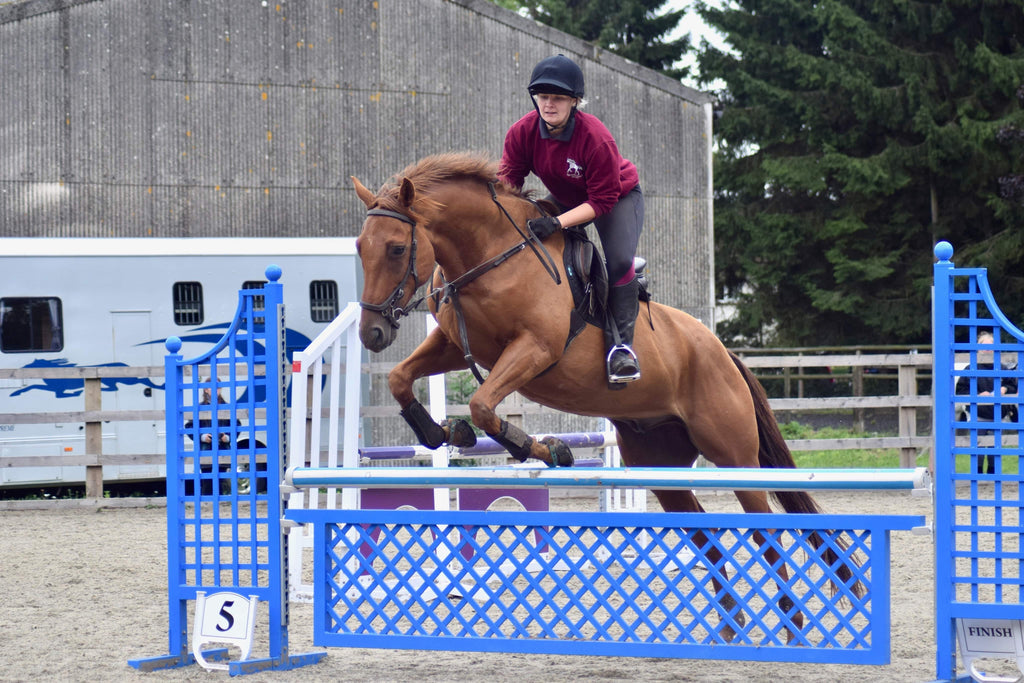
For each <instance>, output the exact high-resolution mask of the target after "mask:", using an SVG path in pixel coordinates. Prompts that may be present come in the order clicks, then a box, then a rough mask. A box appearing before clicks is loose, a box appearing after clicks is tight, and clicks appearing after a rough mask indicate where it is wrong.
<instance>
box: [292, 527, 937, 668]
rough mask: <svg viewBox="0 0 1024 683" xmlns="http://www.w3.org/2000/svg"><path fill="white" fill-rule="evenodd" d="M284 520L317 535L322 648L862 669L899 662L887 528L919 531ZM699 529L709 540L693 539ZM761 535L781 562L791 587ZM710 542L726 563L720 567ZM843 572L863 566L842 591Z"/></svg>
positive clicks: (317, 633)
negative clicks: (894, 658) (841, 568)
mask: <svg viewBox="0 0 1024 683" xmlns="http://www.w3.org/2000/svg"><path fill="white" fill-rule="evenodd" d="M288 516H289V517H291V518H293V519H295V520H296V521H302V522H309V523H312V524H314V525H316V526H317V527H318V528H317V529H316V533H315V534H314V537H315V538H316V543H315V548H314V553H315V554H314V558H315V559H314V562H315V567H314V576H315V577H316V579H315V580H317V581H321V582H322V583H321V585H319V586H315V588H314V610H315V611H314V642H315V644H317V645H327V646H347V647H378V648H406V649H425V650H469V651H509V652H530V653H551V654H554V653H558V654H585V655H620V656H623V655H624V656H642V657H674V658H695V659H708V658H715V659H720V658H729V659H740V660H751V661H807V662H832V663H857V664H884V663H887V662H888V661H889V650H890V642H889V630H890V629H889V627H890V604H889V588H890V586H889V532H890V531H891V530H896V529H911V528H913V527H916V526H920V525H921V524H923V519H922V518H920V517H910V516H866V517H864V516H852V515H792V514H785V515H783V514H772V515H756V516H752V515H730V514H692V513H660V514H654V513H643V514H615V515H609V514H607V513H561V512H560V513H546V512H534V513H522V512H515V513H504V512H493V511H491V512H471V511H456V512H424V511H408V510H399V511H380V510H373V511H358V510H345V511H340V510H331V511H316V510H302V511H299V510H292V511H290V512H289V514H288ZM752 517H753V518H754V519H751V518H752ZM787 527H790V528H789V529H787ZM794 527H796V528H794ZM698 530H700V531H703V532H704V534H705V535H706V536H707V537H708V539H709V542H708V543H704V544H698V543H696V542H695V541H694V533H695V532H697V531H698ZM815 534H818V535H819V536H820V537H821V538H823V539H824V543H823V544H822V545H821V546H820V547H815V545H814V544H812V543H811V538H812V536H814V535H815ZM758 536H760V537H763V538H765V539H767V543H765V544H763V545H764V546H765V547H770V548H774V549H776V550H779V551H781V554H782V556H783V557H784V558H786V559H785V566H786V568H787V570H788V571H787V574H788V576H789V580H788V582H787V583H786V584H785V585H784V588H783V591H781V592H780V589H779V587H778V585H777V583H778V582H777V579H778V570H777V569H778V565H777V564H775V565H773V564H772V563H770V562H769V561H768V559H767V557H766V554H765V550H763V548H762V544H759V542H758ZM710 548H717V549H719V550H720V551H721V555H722V558H723V559H721V560H719V561H718V562H717V564H713V563H712V560H711V559H709V557H708V556H707V552H708V550H709V549H710ZM827 549H831V550H832V551H834V552H835V554H836V556H837V557H838V560H837V562H836V564H830V563H829V561H828V560H827V559H826V557H827V554H826V552H825V551H826V550H827ZM838 563H845V564H846V566H848V567H851V568H852V570H853V574H852V577H851V578H850V579H848V580H847V581H845V582H844V581H842V580H840V579H838V578H837V571H836V569H837V567H838ZM722 572H724V573H725V574H727V575H728V577H729V580H728V582H727V583H725V584H724V585H723V587H722V590H721V591H717V590H716V588H715V586H714V585H713V583H712V581H711V578H712V575H713V574H714V575H720V574H721V573H722ZM856 584H859V587H860V588H863V591H860V595H858V591H856V590H855V585H856ZM783 594H785V595H788V596H789V597H790V601H785V600H781V601H780V599H779V598H780V596H781V595H783ZM787 604H789V605H799V606H800V607H799V609H797V608H795V607H788V608H787V607H786V605H787ZM801 621H802V623H801Z"/></svg>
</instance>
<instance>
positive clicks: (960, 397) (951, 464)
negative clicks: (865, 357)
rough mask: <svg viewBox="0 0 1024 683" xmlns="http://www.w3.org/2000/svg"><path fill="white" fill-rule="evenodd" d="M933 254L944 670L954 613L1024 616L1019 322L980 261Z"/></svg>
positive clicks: (939, 620)
mask: <svg viewBox="0 0 1024 683" xmlns="http://www.w3.org/2000/svg"><path fill="white" fill-rule="evenodd" d="M935 255H936V256H937V262H936V263H935V266H934V276H935V289H934V292H935V294H934V304H933V306H934V310H933V317H934V337H935V338H934V349H935V356H934V370H933V376H934V377H935V389H934V392H935V529H936V533H935V553H936V562H935V568H936V638H937V640H938V643H937V645H938V648H937V661H936V672H937V678H938V679H939V680H951V679H952V678H953V677H954V676H955V674H956V670H957V669H956V649H957V648H956V636H955V630H954V629H955V624H956V620H957V619H992V620H1002V621H1016V620H1019V619H1022V618H1024V544H1022V539H1024V534H1022V533H1021V530H1022V528H1024V485H1022V484H1024V476H1022V473H1024V449H1022V448H1021V443H1020V433H1021V429H1022V427H1024V424H1022V422H1021V420H1022V418H1024V393H1022V391H1021V390H1022V389H1024V386H1021V385H1022V384H1024V373H1022V370H1021V366H1020V364H1021V362H1022V361H1024V332H1022V331H1021V330H1020V328H1018V327H1017V326H1016V325H1014V324H1013V323H1012V322H1011V321H1010V320H1008V319H1007V318H1006V316H1005V314H1004V313H1003V312H1002V311H1001V310H1000V308H999V305H998V304H997V302H996V300H995V297H994V296H993V293H992V288H991V286H990V284H989V281H988V272H987V269H985V268H957V267H954V265H953V263H952V261H951V260H950V259H951V258H952V256H953V248H952V246H950V245H949V243H946V242H940V243H939V244H938V245H937V246H936V248H935ZM987 334H990V335H991V338H988V337H987V336H986V335H987ZM996 416H998V418H997V417H996Z"/></svg>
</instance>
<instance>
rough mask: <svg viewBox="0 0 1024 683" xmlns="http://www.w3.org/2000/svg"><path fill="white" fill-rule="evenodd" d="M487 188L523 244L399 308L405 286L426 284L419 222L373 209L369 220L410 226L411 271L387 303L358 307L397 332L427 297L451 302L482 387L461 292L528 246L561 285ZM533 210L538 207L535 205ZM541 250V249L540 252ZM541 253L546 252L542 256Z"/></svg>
mask: <svg viewBox="0 0 1024 683" xmlns="http://www.w3.org/2000/svg"><path fill="white" fill-rule="evenodd" d="M487 187H488V189H489V190H490V192H491V199H492V200H493V201H494V203H495V204H497V205H498V208H499V209H501V212H502V214H504V215H505V218H507V219H508V222H509V223H511V224H512V227H514V228H515V229H516V232H517V233H519V236H520V237H522V238H523V241H522V242H519V243H518V244H516V245H513V246H511V247H509V248H508V249H506V250H505V251H503V252H501V253H500V254H498V255H497V256H493V257H491V258H489V259H487V260H486V261H484V262H483V263H481V264H479V265H477V266H474V267H473V268H470V269H469V270H467V271H466V272H465V273H463V274H462V275H460V276H459V277H457V278H455V279H454V280H452V281H451V282H445V283H444V285H442V286H441V287H437V288H435V289H433V290H431V291H430V292H428V293H427V294H425V295H423V296H421V297H420V298H418V299H416V300H415V301H412V302H410V303H409V304H408V305H406V306H405V307H401V306H398V305H397V304H398V302H399V301H400V300H401V299H402V297H403V296H405V283H406V281H407V280H408V279H409V278H412V281H413V284H414V287H413V292H415V291H416V290H418V289H419V288H420V286H421V285H422V284H423V283H421V282H420V281H419V278H418V277H417V276H416V221H414V220H413V219H411V218H409V217H408V216H406V215H405V214H401V213H398V212H397V211H391V210H389V209H370V210H369V211H367V212H366V215H367V216H387V217H388V218H394V219H396V220H399V221H402V222H403V223H406V224H408V225H409V226H410V228H411V232H412V246H411V248H410V249H409V267H408V269H407V270H406V273H405V276H404V277H403V278H402V279H401V280H400V281H399V283H398V285H397V286H396V287H395V288H394V290H392V292H391V294H390V295H389V296H388V297H387V298H386V299H385V300H384V302H383V303H379V304H371V303H369V302H366V301H360V302H359V306H360V307H361V308H363V309H365V310H367V311H373V312H374V313H380V314H381V316H382V317H383V318H384V319H385V320H387V321H388V324H389V325H391V326H392V327H393V328H395V329H398V327H399V325H400V323H399V322H398V320H399V318H402V317H404V316H407V315H409V313H410V312H411V311H413V310H414V309H415V308H416V307H417V306H419V305H420V304H421V303H423V301H424V300H425V299H427V298H428V297H434V298H435V300H436V301H438V306H440V304H441V303H444V302H445V301H450V302H451V303H452V307H453V308H454V309H455V318H456V320H457V321H458V324H459V337H460V341H461V342H462V349H463V351H464V352H465V359H466V362H467V363H469V369H470V370H471V371H472V372H473V376H474V377H475V378H476V380H477V382H479V383H481V384H483V382H484V378H483V376H482V375H481V374H480V369H479V368H478V367H477V362H476V359H475V358H473V354H472V353H471V352H470V350H469V332H468V330H467V329H466V318H465V316H464V315H463V313H462V305H461V303H460V302H459V289H460V288H462V287H464V286H466V285H468V284H469V283H470V282H472V281H473V280H476V279H477V278H478V277H480V276H481V275H483V274H484V273H487V272H488V271H491V270H494V269H495V268H497V267H498V266H500V265H501V264H502V263H504V262H505V261H507V260H508V259H509V258H511V257H512V256H515V255H516V254H518V253H519V252H521V251H522V250H523V249H525V248H526V247H527V246H529V247H530V249H532V250H533V253H534V254H535V255H536V256H537V260H539V261H540V262H541V265H542V266H544V269H545V270H546V271H547V272H548V275H550V276H551V279H552V280H554V281H555V284H556V285H560V284H562V278H561V277H560V276H559V274H558V270H557V268H556V267H555V261H554V259H553V258H552V256H551V254H550V253H549V252H548V250H547V248H546V247H545V246H544V245H543V244H542V243H541V242H540V240H538V239H537V237H536V236H535V235H534V234H533V233H532V232H531V233H529V234H526V233H524V232H523V230H522V229H521V228H520V227H519V226H518V225H517V224H516V222H515V220H514V219H513V218H512V216H511V215H510V214H509V212H508V211H507V210H506V209H505V207H504V206H502V204H501V202H499V201H498V194H497V192H496V191H495V189H494V183H493V182H490V183H487ZM534 206H536V203H535V202H534ZM538 247H539V248H540V249H538ZM541 251H543V252H544V254H543V256H542V255H541ZM441 278H442V279H444V274H443V273H442V274H441Z"/></svg>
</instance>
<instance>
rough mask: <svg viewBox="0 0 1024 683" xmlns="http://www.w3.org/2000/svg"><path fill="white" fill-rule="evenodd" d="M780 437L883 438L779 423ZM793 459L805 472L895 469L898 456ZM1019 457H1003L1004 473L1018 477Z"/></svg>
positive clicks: (922, 456)
mask: <svg viewBox="0 0 1024 683" xmlns="http://www.w3.org/2000/svg"><path fill="white" fill-rule="evenodd" d="M779 428H780V429H781V430H782V436H783V437H785V438H786V439H843V438H856V437H870V436H882V435H880V434H865V433H863V432H856V431H853V430H849V429H836V428H834V427H824V428H822V429H813V428H811V427H809V426H807V425H804V424H800V423H799V422H786V423H784V424H780V425H779ZM928 456H929V454H928V452H927V451H924V452H922V453H919V454H918V456H917V460H916V466H917V467H928ZM793 459H794V460H795V461H796V466H797V467H800V468H805V469H896V468H899V466H900V453H899V450H898V449H895V448H871V449H864V450H842V451H825V450H823V451H794V452H793ZM1020 460H1021V459H1020V458H1013V457H1006V456H1004V457H1003V462H1002V472H1003V474H1018V473H1019V471H1020ZM956 471H957V472H960V473H966V472H969V471H970V458H969V457H968V456H966V455H960V456H957V459H956Z"/></svg>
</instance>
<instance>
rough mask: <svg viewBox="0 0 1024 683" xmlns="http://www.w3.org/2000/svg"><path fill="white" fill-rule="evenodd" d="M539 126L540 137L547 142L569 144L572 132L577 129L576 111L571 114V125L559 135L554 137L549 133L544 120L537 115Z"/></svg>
mask: <svg viewBox="0 0 1024 683" xmlns="http://www.w3.org/2000/svg"><path fill="white" fill-rule="evenodd" d="M537 125H538V127H539V128H540V136H541V137H542V138H544V139H545V140H550V139H554V140H558V141H559V142H568V141H569V140H570V139H571V138H572V132H573V130H575V129H576V110H575V109H573V110H572V113H571V114H569V124H568V125H567V126H566V127H565V128H564V129H563V130H562V132H561V133H559V134H558V135H555V136H552V135H551V133H549V132H548V126H547V124H546V123H544V119H542V118H541V117H540V115H539V114H538V115H537Z"/></svg>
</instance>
